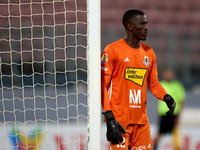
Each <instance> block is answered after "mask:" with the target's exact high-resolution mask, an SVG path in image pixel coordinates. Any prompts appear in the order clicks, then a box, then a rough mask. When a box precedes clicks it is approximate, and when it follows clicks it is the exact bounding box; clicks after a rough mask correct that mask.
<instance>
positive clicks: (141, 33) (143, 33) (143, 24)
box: [130, 14, 148, 41]
mask: <svg viewBox="0 0 200 150" xmlns="http://www.w3.org/2000/svg"><path fill="white" fill-rule="evenodd" d="M147 23H148V21H147V17H146V15H145V14H144V15H136V16H135V17H133V18H132V19H131V20H130V26H131V27H132V28H131V30H130V31H131V34H132V36H133V37H134V38H135V39H137V40H139V41H140V40H146V37H147V35H148V25H147Z"/></svg>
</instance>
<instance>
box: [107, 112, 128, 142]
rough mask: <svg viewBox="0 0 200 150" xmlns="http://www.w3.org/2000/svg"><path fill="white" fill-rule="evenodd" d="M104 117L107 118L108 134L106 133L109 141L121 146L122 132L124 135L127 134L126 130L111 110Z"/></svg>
mask: <svg viewBox="0 0 200 150" xmlns="http://www.w3.org/2000/svg"><path fill="white" fill-rule="evenodd" d="M104 115H105V117H106V124H107V133H106V136H107V140H108V141H111V142H112V143H114V144H119V141H120V142H123V137H122V135H121V133H120V131H121V132H122V133H123V134H125V133H126V130H125V129H124V128H123V127H122V125H121V124H120V123H119V122H118V121H117V120H115V117H114V115H113V113H112V111H111V110H109V111H106V112H105V113H104ZM119 130H120V131H119Z"/></svg>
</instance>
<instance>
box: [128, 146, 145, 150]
mask: <svg viewBox="0 0 200 150" xmlns="http://www.w3.org/2000/svg"><path fill="white" fill-rule="evenodd" d="M144 149H146V146H138V147H135V146H134V147H133V148H132V149H131V150H144Z"/></svg>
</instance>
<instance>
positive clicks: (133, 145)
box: [111, 124, 152, 150]
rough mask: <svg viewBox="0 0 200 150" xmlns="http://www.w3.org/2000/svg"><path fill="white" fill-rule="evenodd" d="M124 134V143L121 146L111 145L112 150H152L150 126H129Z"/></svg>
mask: <svg viewBox="0 0 200 150" xmlns="http://www.w3.org/2000/svg"><path fill="white" fill-rule="evenodd" d="M125 130H126V134H122V136H123V138H124V141H123V142H122V143H120V144H113V143H111V150H152V140H151V132H150V127H149V124H144V125H129V126H127V127H126V128H125Z"/></svg>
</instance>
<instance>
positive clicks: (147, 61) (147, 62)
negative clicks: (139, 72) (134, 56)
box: [143, 56, 149, 67]
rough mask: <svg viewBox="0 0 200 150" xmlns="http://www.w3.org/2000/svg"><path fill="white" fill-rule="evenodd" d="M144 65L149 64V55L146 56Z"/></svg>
mask: <svg viewBox="0 0 200 150" xmlns="http://www.w3.org/2000/svg"><path fill="white" fill-rule="evenodd" d="M143 63H144V65H145V66H147V67H148V66H149V60H148V57H147V56H144V61H143Z"/></svg>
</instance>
